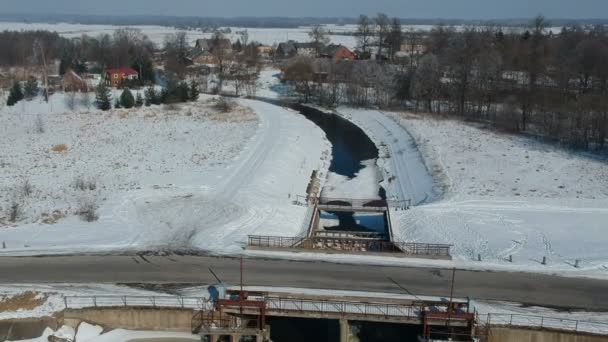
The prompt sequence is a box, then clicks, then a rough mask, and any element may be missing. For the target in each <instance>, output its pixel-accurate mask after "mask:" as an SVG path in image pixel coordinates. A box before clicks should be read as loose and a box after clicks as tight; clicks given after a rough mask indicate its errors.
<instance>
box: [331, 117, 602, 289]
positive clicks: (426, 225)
mask: <svg viewBox="0 0 608 342" xmlns="http://www.w3.org/2000/svg"><path fill="white" fill-rule="evenodd" d="M339 111H340V112H341V113H342V114H343V115H344V116H345V117H349V118H350V119H351V120H353V122H355V123H356V124H358V125H359V126H361V127H362V128H363V129H364V130H365V131H366V132H367V133H368V134H369V135H370V137H372V139H373V140H374V141H375V142H376V144H378V145H380V146H381V147H382V148H384V149H385V150H387V151H388V152H389V153H388V154H389V155H390V156H391V158H390V159H389V160H388V163H387V161H383V160H382V159H381V160H380V161H379V164H381V165H380V166H382V167H383V168H384V169H385V177H386V176H388V177H389V178H391V177H392V176H394V178H393V179H392V181H391V182H390V184H389V185H388V189H387V190H388V194H389V197H390V196H393V197H397V198H399V197H401V196H406V197H407V196H410V198H412V199H413V200H414V203H418V204H419V205H418V206H414V207H413V208H412V209H411V210H409V211H400V212H395V213H394V214H393V215H392V217H393V220H394V221H395V222H394V223H393V230H394V234H395V238H396V239H397V240H401V241H412V242H430V243H448V244H453V245H454V246H453V248H452V253H453V255H454V259H455V260H454V262H452V264H454V265H458V266H460V267H469V268H475V269H483V268H498V269H511V270H527V271H536V272H547V273H555V272H559V273H561V274H565V273H568V274H570V275H572V274H579V275H585V276H594V277H602V278H605V277H607V276H608V249H607V248H606V246H608V234H607V233H608V231H607V229H608V224H607V222H608V167H607V163H606V162H605V161H602V160H597V159H595V158H594V157H591V156H586V155H583V154H579V153H573V152H567V151H563V150H561V149H559V148H557V147H552V146H549V145H545V144H542V143H540V142H537V141H534V140H531V139H529V138H525V137H520V136H511V135H504V134H500V133H495V132H492V131H490V130H485V129H481V128H479V127H475V126H474V125H469V124H465V123H462V122H460V121H455V120H436V119H429V118H425V117H424V116H415V115H412V114H404V113H401V114H399V113H380V112H378V111H373V110H371V111H362V110H352V109H346V108H341V109H339ZM389 117H391V118H392V119H394V120H396V121H398V122H399V123H400V124H401V126H402V127H404V128H406V129H407V131H406V130H405V129H403V128H401V127H399V125H396V124H395V122H392V123H391V120H390V119H389ZM408 131H409V133H408ZM412 138H413V139H412ZM419 151H420V152H419ZM395 156H396V157H395ZM425 174H426V175H425ZM431 176H432V179H434V181H429V179H431ZM387 181H388V179H385V181H384V183H385V184H386V182H387ZM427 195H428V196H427ZM511 256H512V260H513V262H510V261H509V258H511ZM478 257H481V259H482V262H478V261H476V260H478ZM543 258H546V262H547V265H543V264H542V261H543ZM576 260H578V263H579V264H578V266H579V267H578V268H575V267H574V266H575V264H576V263H577V261H576ZM433 263H435V262H429V264H433ZM439 263H442V262H439ZM446 265H447V264H446Z"/></svg>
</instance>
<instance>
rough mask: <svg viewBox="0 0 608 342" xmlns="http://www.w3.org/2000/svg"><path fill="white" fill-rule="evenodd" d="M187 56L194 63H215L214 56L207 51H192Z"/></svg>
mask: <svg viewBox="0 0 608 342" xmlns="http://www.w3.org/2000/svg"><path fill="white" fill-rule="evenodd" d="M189 58H190V60H191V61H192V64H194V65H208V64H215V57H214V56H213V54H212V53H211V52H209V51H193V52H192V53H191V55H190V56H189Z"/></svg>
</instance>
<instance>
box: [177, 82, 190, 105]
mask: <svg viewBox="0 0 608 342" xmlns="http://www.w3.org/2000/svg"><path fill="white" fill-rule="evenodd" d="M176 95H177V96H176V98H177V99H178V100H179V102H188V100H190V87H188V83H186V81H182V82H179V84H178V85H177V89H176Z"/></svg>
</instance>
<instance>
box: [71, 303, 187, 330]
mask: <svg viewBox="0 0 608 342" xmlns="http://www.w3.org/2000/svg"><path fill="white" fill-rule="evenodd" d="M193 316H194V311H193V310H190V309H159V308H157V309H152V308H107V309H103V308H90V309H80V310H69V309H68V310H65V312H64V314H63V319H64V323H65V324H68V325H70V326H74V325H78V323H80V322H81V321H86V322H89V323H94V324H98V325H102V326H104V327H105V328H109V329H116V328H123V329H133V330H164V331H183V332H190V331H191V330H192V317H193Z"/></svg>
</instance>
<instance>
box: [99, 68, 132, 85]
mask: <svg viewBox="0 0 608 342" xmlns="http://www.w3.org/2000/svg"><path fill="white" fill-rule="evenodd" d="M138 79H139V73H138V72H137V71H135V70H133V69H131V68H120V69H109V70H106V84H107V85H108V86H111V87H120V86H121V85H122V84H123V83H124V82H125V81H134V80H138Z"/></svg>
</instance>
